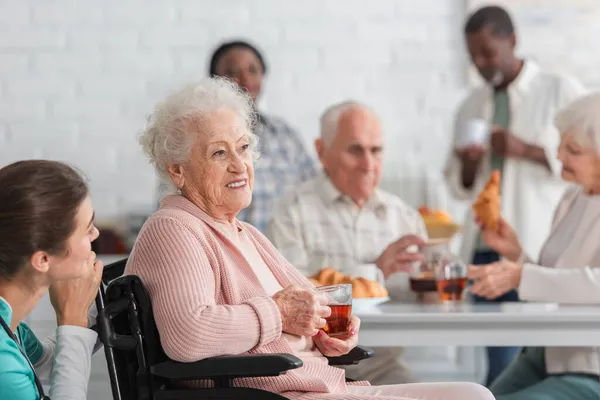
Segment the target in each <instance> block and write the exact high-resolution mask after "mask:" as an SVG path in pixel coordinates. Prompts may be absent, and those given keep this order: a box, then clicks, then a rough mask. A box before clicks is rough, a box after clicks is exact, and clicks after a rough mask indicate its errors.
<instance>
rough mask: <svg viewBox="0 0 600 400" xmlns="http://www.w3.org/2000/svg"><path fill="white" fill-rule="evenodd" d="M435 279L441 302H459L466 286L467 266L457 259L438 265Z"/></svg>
mask: <svg viewBox="0 0 600 400" xmlns="http://www.w3.org/2000/svg"><path fill="white" fill-rule="evenodd" d="M435 279H436V286H437V290H438V293H439V295H440V300H441V301H442V302H461V301H462V299H463V296H464V293H465V288H466V287H467V266H466V265H465V264H464V263H463V262H461V261H459V260H451V261H449V262H447V263H444V264H443V265H439V266H438V267H437V268H436V270H435Z"/></svg>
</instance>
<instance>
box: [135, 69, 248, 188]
mask: <svg viewBox="0 0 600 400" xmlns="http://www.w3.org/2000/svg"><path fill="white" fill-rule="evenodd" d="M222 109H229V110H233V111H235V112H237V113H238V114H239V116H240V118H242V120H243V121H244V123H245V124H246V127H247V129H248V136H249V140H250V149H251V151H252V153H253V157H254V158H255V159H256V158H257V157H258V153H257V151H256V145H257V142H258V138H257V136H256V135H255V134H254V133H252V132H253V128H254V126H255V122H256V118H255V113H254V110H253V104H252V100H251V99H250V97H249V96H248V95H247V94H246V93H244V92H243V91H242V90H241V89H240V88H239V86H238V85H237V84H235V83H234V82H232V81H230V80H228V79H226V78H220V77H212V78H204V79H202V80H200V81H199V82H197V83H192V84H188V85H186V86H184V87H183V88H181V89H179V90H177V91H175V92H174V93H172V94H170V95H169V96H167V98H166V99H165V100H164V101H163V102H161V103H159V104H158V105H157V106H156V108H155V110H154V112H153V114H152V115H150V117H149V118H148V123H147V125H146V129H145V130H144V131H143V132H142V133H141V134H140V137H139V142H140V144H141V145H142V147H143V149H144V153H146V155H147V156H148V158H149V159H150V163H152V164H154V168H155V169H156V172H157V174H158V175H159V176H160V177H161V178H163V179H164V180H166V181H169V182H170V180H171V179H170V176H169V172H168V165H170V164H182V163H185V162H187V161H188V160H189V158H190V155H191V149H192V146H193V145H194V143H195V141H196V140H197V138H198V133H201V132H203V129H201V128H200V129H199V128H198V125H199V124H200V125H201V124H202V121H203V120H204V119H205V117H206V116H208V115H209V114H211V113H213V112H215V111H218V110H222Z"/></svg>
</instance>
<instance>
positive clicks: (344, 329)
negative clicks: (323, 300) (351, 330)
mask: <svg viewBox="0 0 600 400" xmlns="http://www.w3.org/2000/svg"><path fill="white" fill-rule="evenodd" d="M316 290H317V292H320V293H325V294H326V295H327V297H328V299H329V300H328V302H327V305H328V306H329V308H331V315H330V316H329V317H327V318H325V320H326V321H327V324H326V325H325V327H324V328H323V331H324V332H325V333H327V334H328V335H329V336H331V337H340V336H347V335H348V327H349V325H350V315H352V285H350V284H339V285H329V286H320V287H318V288H316Z"/></svg>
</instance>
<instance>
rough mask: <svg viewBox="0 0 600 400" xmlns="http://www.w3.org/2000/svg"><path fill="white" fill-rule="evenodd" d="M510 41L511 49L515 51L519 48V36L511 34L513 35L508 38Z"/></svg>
mask: <svg viewBox="0 0 600 400" xmlns="http://www.w3.org/2000/svg"><path fill="white" fill-rule="evenodd" d="M508 41H509V43H510V47H511V49H513V50H514V49H515V48H516V47H517V35H515V34H514V33H511V35H510V36H509V38H508Z"/></svg>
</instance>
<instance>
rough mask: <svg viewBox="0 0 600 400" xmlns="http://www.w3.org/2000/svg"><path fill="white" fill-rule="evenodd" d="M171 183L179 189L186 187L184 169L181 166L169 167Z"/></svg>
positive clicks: (173, 165)
mask: <svg viewBox="0 0 600 400" xmlns="http://www.w3.org/2000/svg"><path fill="white" fill-rule="evenodd" d="M167 171H169V176H170V177H171V181H173V183H174V184H175V186H177V188H178V189H181V188H183V185H185V177H184V176H183V167H182V166H181V164H171V165H169V166H168V167H167Z"/></svg>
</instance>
